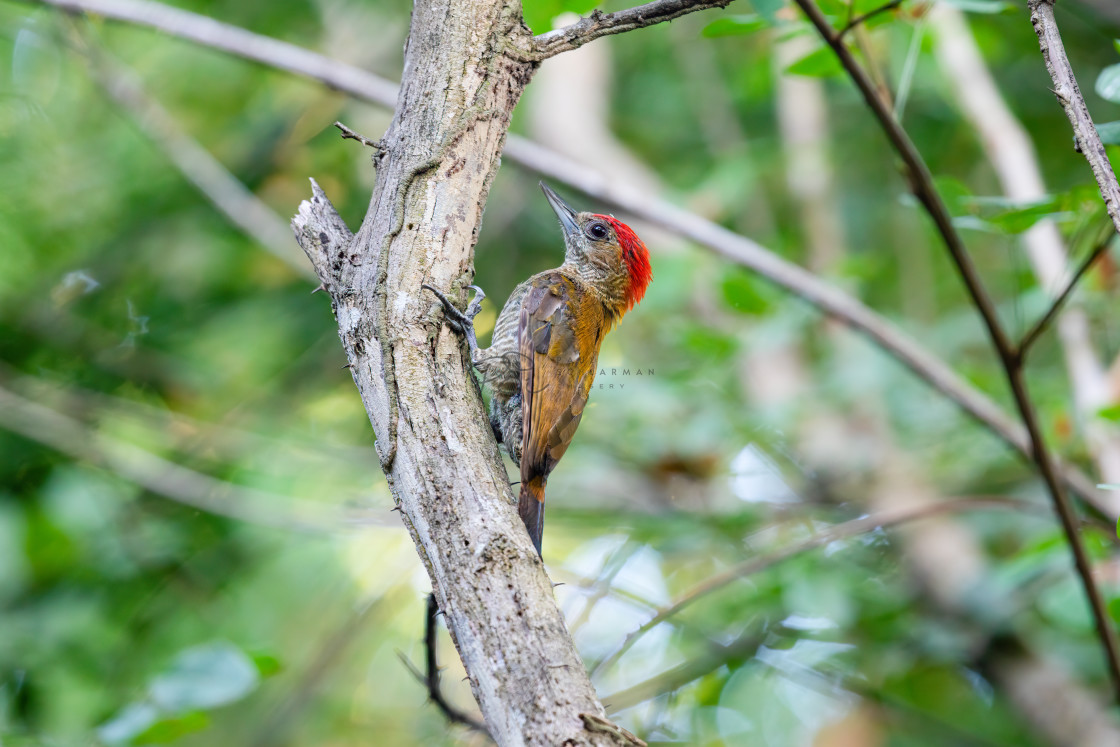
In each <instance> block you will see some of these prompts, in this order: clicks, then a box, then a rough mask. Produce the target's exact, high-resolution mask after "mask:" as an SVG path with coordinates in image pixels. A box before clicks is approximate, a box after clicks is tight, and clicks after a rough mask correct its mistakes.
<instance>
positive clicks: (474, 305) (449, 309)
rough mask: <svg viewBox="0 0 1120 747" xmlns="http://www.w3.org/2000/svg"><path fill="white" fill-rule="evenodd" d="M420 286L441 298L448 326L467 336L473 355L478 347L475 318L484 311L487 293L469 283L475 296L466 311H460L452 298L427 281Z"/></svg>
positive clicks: (469, 287)
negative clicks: (475, 334) (483, 306)
mask: <svg viewBox="0 0 1120 747" xmlns="http://www.w3.org/2000/svg"><path fill="white" fill-rule="evenodd" d="M420 287H421V288H426V289H427V290H430V291H431V292H432V293H434V294H435V296H436V298H438V299H439V300H440V303H442V304H443V310H444V314H445V316H446V320H445V321H446V322H447V326H448V327H451V329H452V330H453V331H454V332H455V333H456V334H460V335H463V336H464V337H466V338H467V343H468V344H469V345H470V348H471V355H472V356H473V355H474V353H475V351H476V350H477V348H478V343H477V342H475V338H474V318H475V317H476V316H478V312H480V311H482V299H484V298H486V294H485V293H483V292H482V289H481V288H479V287H478V286H477V285H468V286H467V288H468V289H469V290H473V291H474V298H472V299H471V302H470V303H469V304H467V310H466V311H459V309H458V308H457V307H456V306H455V304H453V303H451V299H449V298H448V297H447V296H445V295H444V294H443V293H441V292H440V291H438V290H436V289H435V288H433V287H432V286H430V285H428V284H427V283H425V284H423V285H421V286H420Z"/></svg>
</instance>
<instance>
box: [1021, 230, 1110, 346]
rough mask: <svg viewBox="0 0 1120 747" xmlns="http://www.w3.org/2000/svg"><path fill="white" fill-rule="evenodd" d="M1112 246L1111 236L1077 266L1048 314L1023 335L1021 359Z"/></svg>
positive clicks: (1048, 310) (1047, 311)
mask: <svg viewBox="0 0 1120 747" xmlns="http://www.w3.org/2000/svg"><path fill="white" fill-rule="evenodd" d="M1110 246H1112V236H1109V237H1108V238H1107V239H1106V240H1104V241H1102V242H1101V243H1100V244H1097V246H1096V247H1095V248H1094V249H1093V251H1091V252H1089V255H1088V256H1087V257H1085V259H1083V260H1081V264H1080V265H1078V266H1077V269H1076V270H1075V271H1074V273H1073V275H1072V276H1070V278H1069V280H1067V281H1066V284H1065V286H1063V288H1062V289H1061V291H1059V292H1058V294H1057V295H1056V296H1055V297H1054V300H1053V301H1051V302H1050V308H1048V309H1047V310H1046V313H1045V314H1043V315H1042V316H1041V317H1040V318H1039V320H1038V321H1037V322H1035V323H1034V325H1033V326H1032V327H1031V328H1030V329H1029V330H1027V333H1026V334H1025V335H1023V338H1022V339H1021V340H1020V341H1019V344H1018V345H1016V346H1015V352H1016V354H1017V355H1018V356H1019V357H1020V358H1025V357H1026V355H1027V351H1029V350H1030V349H1031V346H1032V345H1034V343H1035V342H1036V341H1037V340H1038V338H1039V337H1040V336H1041V335H1042V333H1043V332H1045V331H1046V328H1047V327H1049V326H1050V323H1051V322H1052V321H1054V317H1056V316H1057V315H1058V312H1060V311H1061V310H1062V307H1063V306H1064V305H1065V302H1066V300H1067V299H1068V298H1069V297H1070V295H1071V294H1072V293H1073V290H1074V289H1075V288H1076V287H1077V284H1078V283H1080V282H1081V278H1083V277H1084V276H1085V273H1086V272H1088V271H1089V269H1090V268H1091V267H1092V266H1093V265H1094V264H1095V263H1096V261H1097V260H1098V259H1100V257H1101V255H1102V254H1104V253H1105V252H1107V251H1108V248H1109V247H1110Z"/></svg>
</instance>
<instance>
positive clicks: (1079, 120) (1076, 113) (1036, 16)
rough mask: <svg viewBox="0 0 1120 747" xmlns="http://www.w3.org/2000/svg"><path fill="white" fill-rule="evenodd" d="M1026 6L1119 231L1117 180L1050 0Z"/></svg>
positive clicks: (1036, 0)
mask: <svg viewBox="0 0 1120 747" xmlns="http://www.w3.org/2000/svg"><path fill="white" fill-rule="evenodd" d="M1027 5H1028V7H1030V9H1031V23H1032V24H1034V31H1035V34H1037V35H1038V44H1039V47H1040V48H1041V49H1042V59H1043V61H1044V62H1045V63H1046V69H1047V71H1049V73H1050V77H1051V78H1052V79H1053V80H1054V95H1055V96H1057V97H1058V101H1059V102H1061V104H1062V108H1063V109H1065V112H1066V116H1067V117H1068V118H1069V121H1070V124H1071V125H1073V134H1074V137H1076V138H1077V145H1078V150H1080V151H1081V152H1082V153H1083V154H1084V155H1085V160H1087V161H1088V162H1089V166H1090V167H1091V168H1092V169H1093V176H1094V178H1096V180H1097V186H1098V187H1099V188H1100V191H1101V198H1102V199H1104V204H1105V207H1106V208H1107V209H1108V214H1109V215H1110V216H1112V223H1113V225H1115V226H1116V230H1117V231H1120V182H1117V181H1116V174H1115V172H1113V170H1112V164H1111V163H1110V162H1109V160H1108V153H1106V152H1105V149H1104V145H1103V144H1102V143H1101V136H1100V133H1098V132H1097V127H1096V125H1094V124H1093V118H1092V117H1091V116H1090V115H1089V107H1088V106H1086V104H1085V98H1084V97H1083V96H1082V95H1081V87H1080V86H1079V85H1078V84H1077V78H1076V77H1075V76H1074V74H1073V67H1072V66H1071V65H1070V64H1069V58H1068V57H1066V48H1065V46H1064V45H1063V44H1062V35H1061V34H1060V33H1059V32H1058V22H1057V20H1056V19H1055V18H1054V0H1028V1H1027Z"/></svg>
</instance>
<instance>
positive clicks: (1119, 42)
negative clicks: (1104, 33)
mask: <svg viewBox="0 0 1120 747" xmlns="http://www.w3.org/2000/svg"><path fill="white" fill-rule="evenodd" d="M1112 48H1113V49H1115V50H1116V51H1117V52H1120V39H1113V40H1112Z"/></svg>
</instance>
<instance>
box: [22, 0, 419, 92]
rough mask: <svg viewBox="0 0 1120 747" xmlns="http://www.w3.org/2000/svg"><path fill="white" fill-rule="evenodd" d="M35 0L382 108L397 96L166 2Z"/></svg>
mask: <svg viewBox="0 0 1120 747" xmlns="http://www.w3.org/2000/svg"><path fill="white" fill-rule="evenodd" d="M37 1H38V2H40V3H42V4H44V5H53V6H55V7H56V8H59V9H61V10H65V11H67V12H70V13H93V14H95V15H99V16H103V17H105V18H111V19H113V20H117V21H126V22H128V23H135V24H139V25H141V26H150V27H151V28H155V29H159V30H160V31H163V32H165V33H167V34H170V35H171V36H177V37H179V38H181V39H187V40H189V41H193V42H196V43H198V44H201V45H203V46H205V47H213V48H215V49H221V50H223V51H225V52H229V53H231V54H235V55H238V56H240V57H246V58H248V59H251V60H256V61H257V62H260V63H262V64H264V65H268V66H269V67H274V68H277V69H278V70H288V71H289V72H298V73H299V74H300V75H306V76H307V77H309V78H314V79H316V80H320V81H322V82H323V83H325V84H327V85H328V86H330V87H331V88H334V89H335V90H338V91H352V90H354V89H361V90H364V91H366V92H367V93H368V94H370V97H371V98H372V99H373V100H375V101H377V102H379V103H382V104H384V105H385V106H389V107H392V106H393V104H394V102H396V99H397V86H396V85H394V84H393V83H390V82H389V81H387V80H385V79H384V78H379V77H378V76H376V75H373V74H372V73H367V72H366V71H364V70H361V69H359V68H356V67H354V66H353V65H342V64H339V63H337V62H335V61H334V60H331V59H329V58H327V57H324V56H323V55H321V54H316V53H315V52H312V51H310V50H307V49H303V48H301V47H297V46H296V45H294V44H288V43H287V42H283V41H280V40H279V39H272V38H270V37H267V36H262V35H261V34H254V33H253V32H252V31H246V30H245V29H242V28H238V27H237V26H232V25H230V24H228V23H222V22H221V21H216V20H214V19H212V18H208V17H206V16H203V15H199V14H198V13H191V12H190V11H187V10H180V9H178V8H174V7H172V6H170V5H163V4H162V3H156V2H148V0H37Z"/></svg>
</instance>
